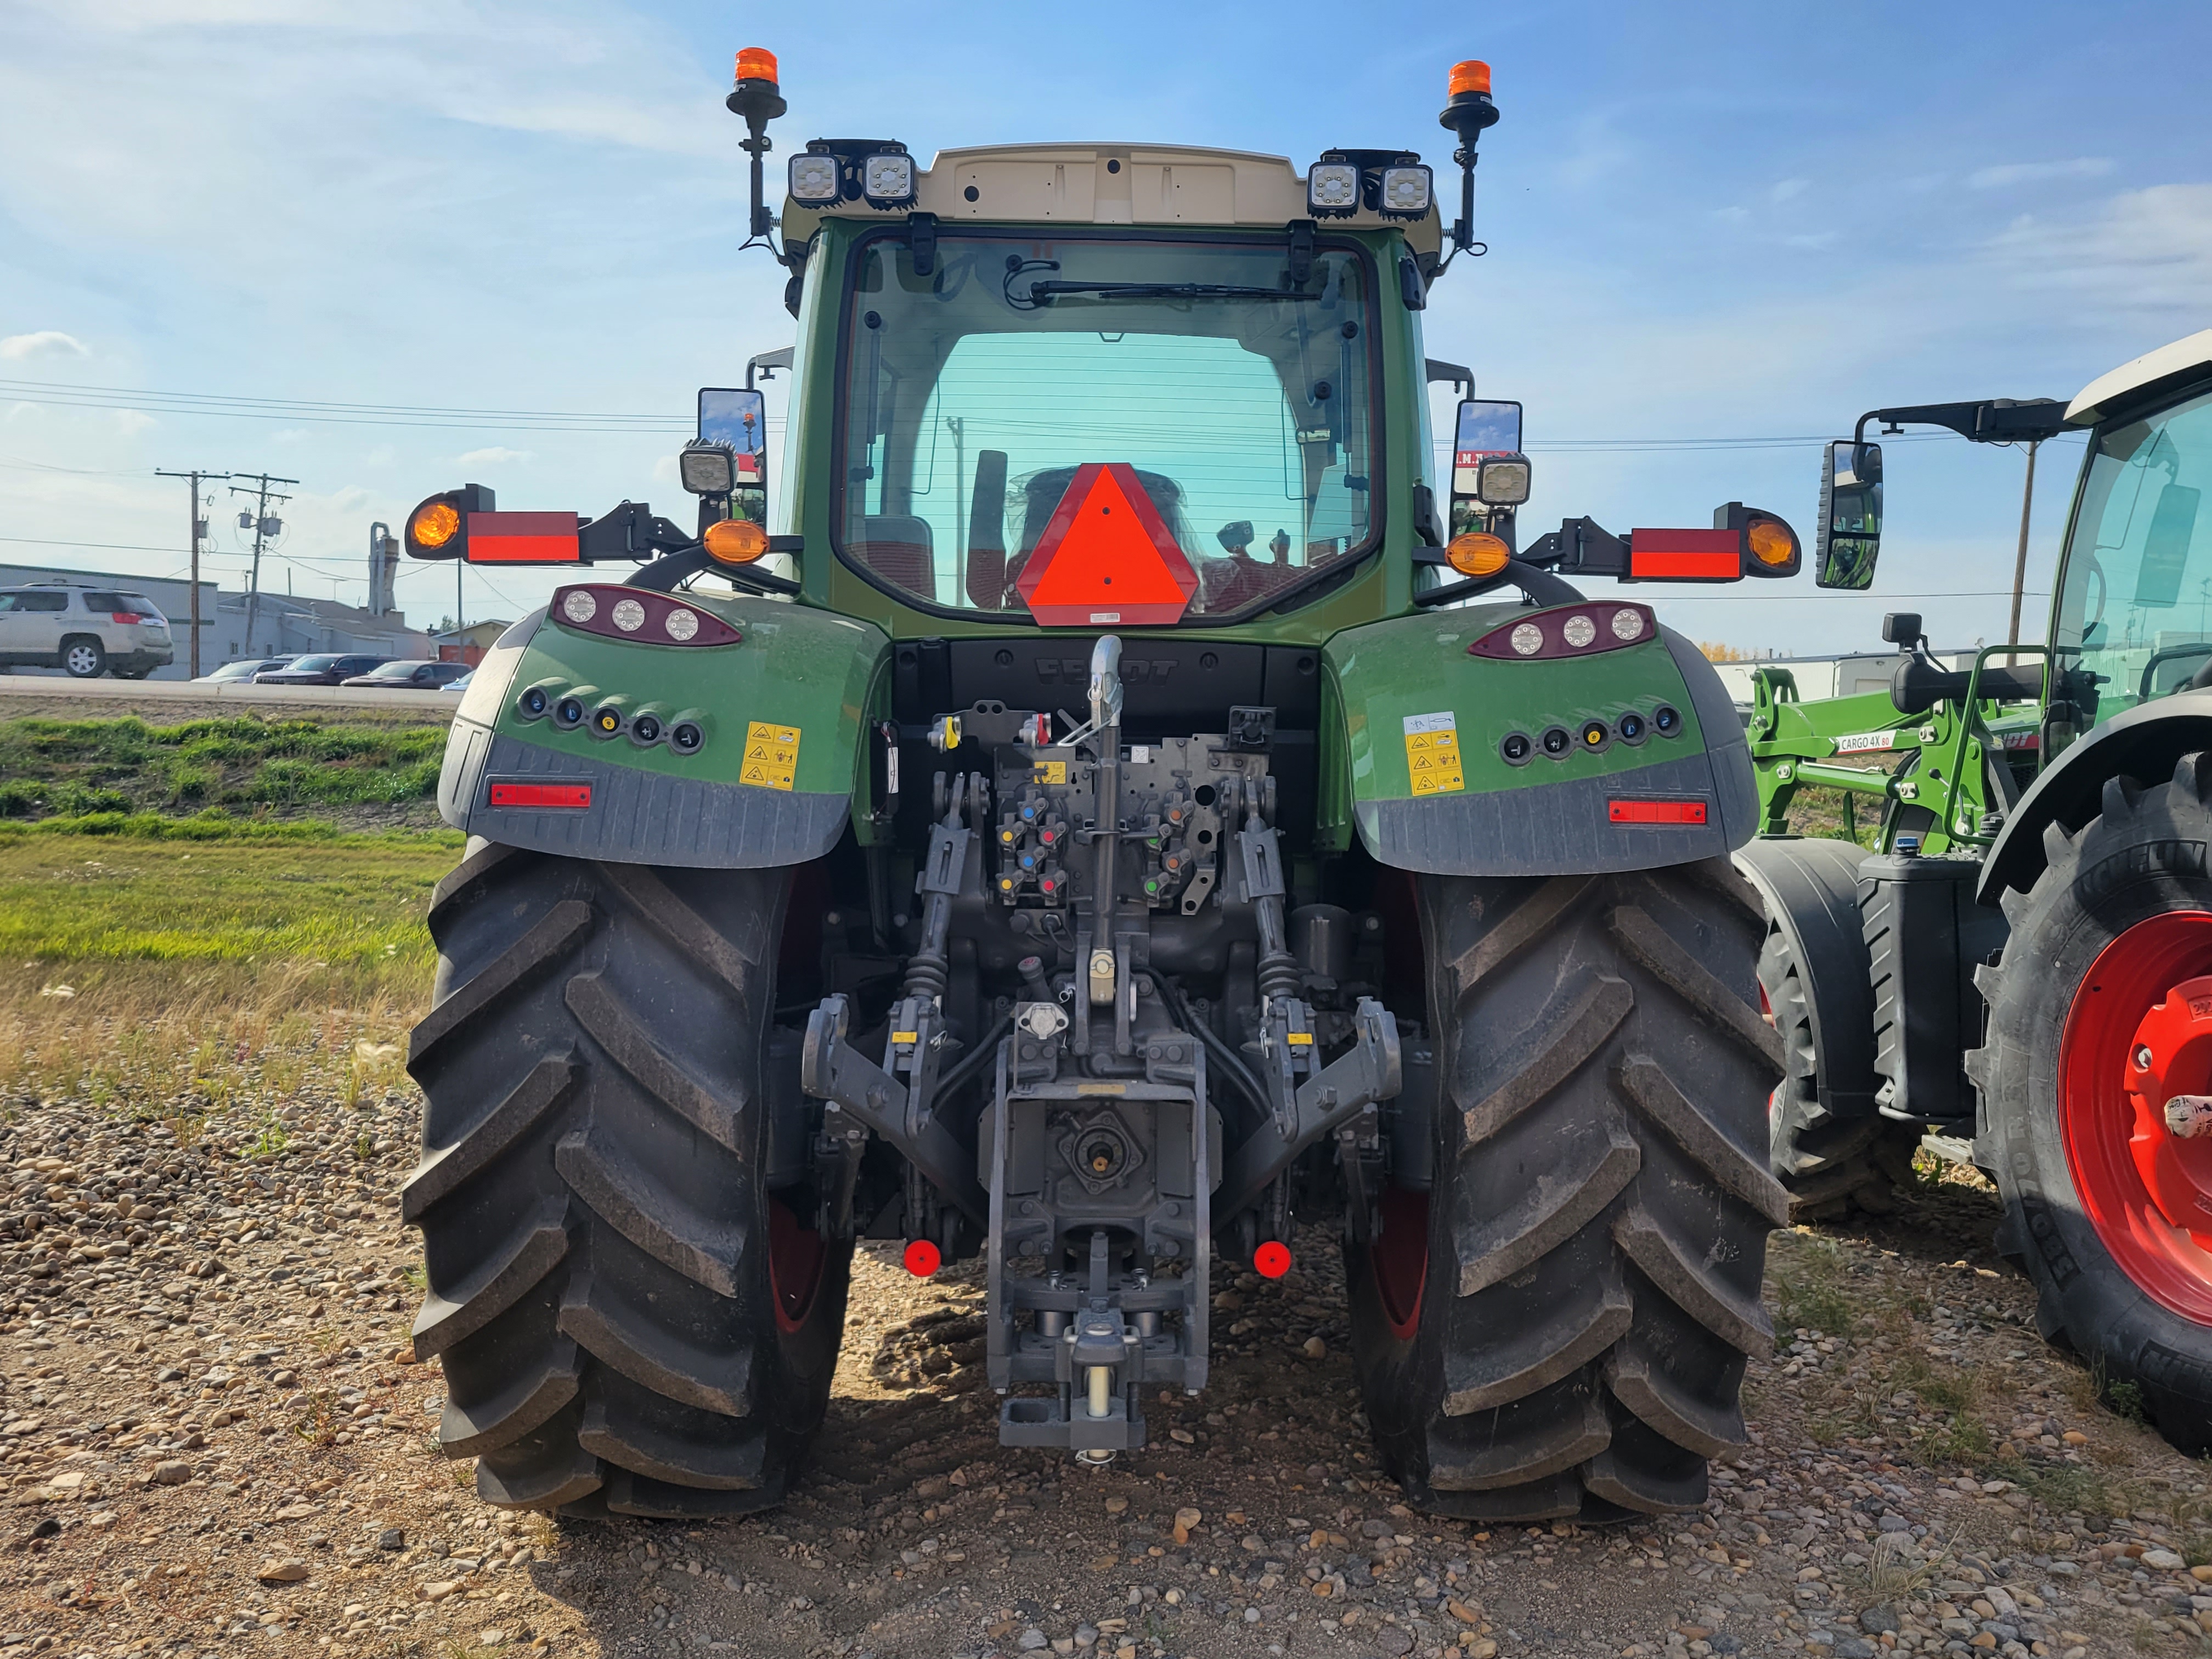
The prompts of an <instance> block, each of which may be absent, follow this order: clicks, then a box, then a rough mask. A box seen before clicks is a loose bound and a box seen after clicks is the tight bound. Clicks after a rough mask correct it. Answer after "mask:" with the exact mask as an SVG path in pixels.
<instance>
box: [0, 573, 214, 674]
mask: <svg viewBox="0 0 2212 1659" xmlns="http://www.w3.org/2000/svg"><path fill="white" fill-rule="evenodd" d="M176 655H177V653H176V647H175V646H174V645H173V643H172V642H171V641H170V639H169V623H168V619H167V617H164V616H162V614H161V611H160V610H159V609H158V608H157V607H156V606H155V604H154V601H153V600H151V599H148V598H147V597H146V596H145V595H144V594H143V593H133V592H130V591H129V590H127V589H122V590H118V589H116V588H112V587H80V586H76V585H75V584H74V583H68V584H64V583H62V582H34V583H32V584H31V585H29V586H25V587H0V667H8V668H59V669H63V670H65V671H67V672H68V673H70V675H71V676H73V677H74V678H77V679H81V680H88V679H93V678H96V677H98V676H99V675H101V674H104V673H107V672H110V671H112V673H113V674H114V675H115V677H116V678H118V679H122V680H143V679H144V678H146V676H147V675H149V674H150V673H152V672H153V671H154V670H155V669H156V668H162V667H166V666H167V665H168V664H170V663H172V662H173V661H175V660H176Z"/></svg>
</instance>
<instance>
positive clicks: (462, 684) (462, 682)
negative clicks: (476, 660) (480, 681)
mask: <svg viewBox="0 0 2212 1659" xmlns="http://www.w3.org/2000/svg"><path fill="white" fill-rule="evenodd" d="M476 677H477V671H476V670H475V669H473V668H471V669H470V670H469V671H468V672H467V673H465V674H464V675H462V676H461V677H460V678H459V679H457V680H447V682H446V683H445V684H443V685H441V686H440V687H439V688H438V689H439V690H441V691H453V692H461V691H465V690H468V689H469V682H470V681H471V680H472V679H474V678H476Z"/></svg>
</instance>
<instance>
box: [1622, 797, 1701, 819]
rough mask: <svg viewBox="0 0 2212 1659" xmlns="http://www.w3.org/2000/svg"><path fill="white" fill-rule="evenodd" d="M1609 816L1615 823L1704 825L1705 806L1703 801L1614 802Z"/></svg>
mask: <svg viewBox="0 0 2212 1659" xmlns="http://www.w3.org/2000/svg"><path fill="white" fill-rule="evenodd" d="M1606 805H1607V817H1610V818H1611V819H1612V820H1613V822H1614V823H1704V822H1705V802H1703V801H1701V800H1614V801H1608V802H1607V804H1606Z"/></svg>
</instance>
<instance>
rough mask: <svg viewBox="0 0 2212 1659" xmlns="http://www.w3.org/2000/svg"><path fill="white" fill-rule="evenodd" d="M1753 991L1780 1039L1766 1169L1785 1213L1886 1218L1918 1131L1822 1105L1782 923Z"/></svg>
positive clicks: (1807, 1021) (1807, 1009) (1806, 1014)
mask: <svg viewBox="0 0 2212 1659" xmlns="http://www.w3.org/2000/svg"><path fill="white" fill-rule="evenodd" d="M1759 993H1760V994H1761V995H1762V996H1763V997H1764V998H1765V1001H1766V1007H1767V1012H1768V1017H1769V1018H1770V1019H1771V1022H1772V1024H1773V1026H1774V1030H1775V1034H1776V1035H1777V1036H1779V1037H1780V1038H1781V1039H1782V1081H1781V1082H1779V1083H1778V1084H1776V1085H1774V1092H1773V1094H1772V1095H1771V1096H1769V1097H1768V1099H1767V1106H1766V1120H1767V1121H1766V1127H1767V1152H1768V1164H1769V1167H1770V1168H1771V1169H1772V1170H1773V1171H1774V1176H1775V1179H1777V1180H1778V1181H1779V1182H1781V1183H1782V1184H1783V1186H1784V1188H1787V1189H1788V1191H1789V1194H1790V1219H1791V1220H1792V1221H1793V1222H1795V1221H1840V1220H1843V1219H1844V1218H1846V1217H1848V1216H1850V1215H1852V1214H1854V1213H1856V1212H1865V1213H1867V1214H1869V1215H1887V1214H1889V1213H1890V1212H1892V1211H1893V1210H1894V1209H1896V1208H1897V1193H1896V1189H1897V1188H1899V1187H1900V1186H1903V1185H1905V1184H1907V1183H1908V1182H1911V1179H1912V1154H1913V1151H1914V1149H1915V1148H1916V1147H1917V1146H1918V1145H1919V1144H1920V1135H1919V1132H1918V1131H1917V1130H1915V1129H1913V1128H1911V1127H1910V1126H1909V1125H1906V1124H1903V1123H1899V1122H1896V1121H1893V1120H1892V1119H1889V1118H1886V1117H1881V1116H1868V1117H1839V1116H1838V1115H1836V1114H1835V1113H1834V1112H1832V1111H1831V1110H1829V1109H1828V1108H1826V1106H1824V1105H1822V1104H1821V1103H1820V1055H1819V1054H1818V1053H1817V1052H1816V1047H1815V1044H1814V1040H1813V1009H1812V1003H1811V1000H1810V998H1809V997H1808V995H1807V993H1806V987H1805V975H1804V969H1803V967H1802V964H1801V963H1799V962H1798V960H1797V953H1796V951H1795V950H1793V949H1792V948H1791V946H1790V938H1789V935H1788V934H1787V933H1784V931H1783V929H1782V927H1781V926H1780V924H1779V923H1776V922H1770V923H1768V925H1767V929H1766V942H1765V945H1763V946H1762V947H1761V948H1760V951H1759Z"/></svg>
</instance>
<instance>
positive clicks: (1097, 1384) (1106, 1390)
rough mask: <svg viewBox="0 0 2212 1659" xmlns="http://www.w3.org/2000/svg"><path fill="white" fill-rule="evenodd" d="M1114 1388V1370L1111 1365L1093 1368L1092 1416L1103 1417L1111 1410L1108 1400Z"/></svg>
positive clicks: (1094, 1366)
mask: <svg viewBox="0 0 2212 1659" xmlns="http://www.w3.org/2000/svg"><path fill="white" fill-rule="evenodd" d="M1113 1387H1114V1368H1113V1367H1112V1366H1111V1365H1093V1366H1092V1367H1091V1415H1092V1416H1093V1417H1103V1416H1105V1415H1106V1413H1107V1412H1108V1411H1109V1409H1110V1407H1109V1405H1108V1403H1107V1402H1108V1400H1109V1397H1110V1395H1111V1394H1112V1391H1113Z"/></svg>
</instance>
